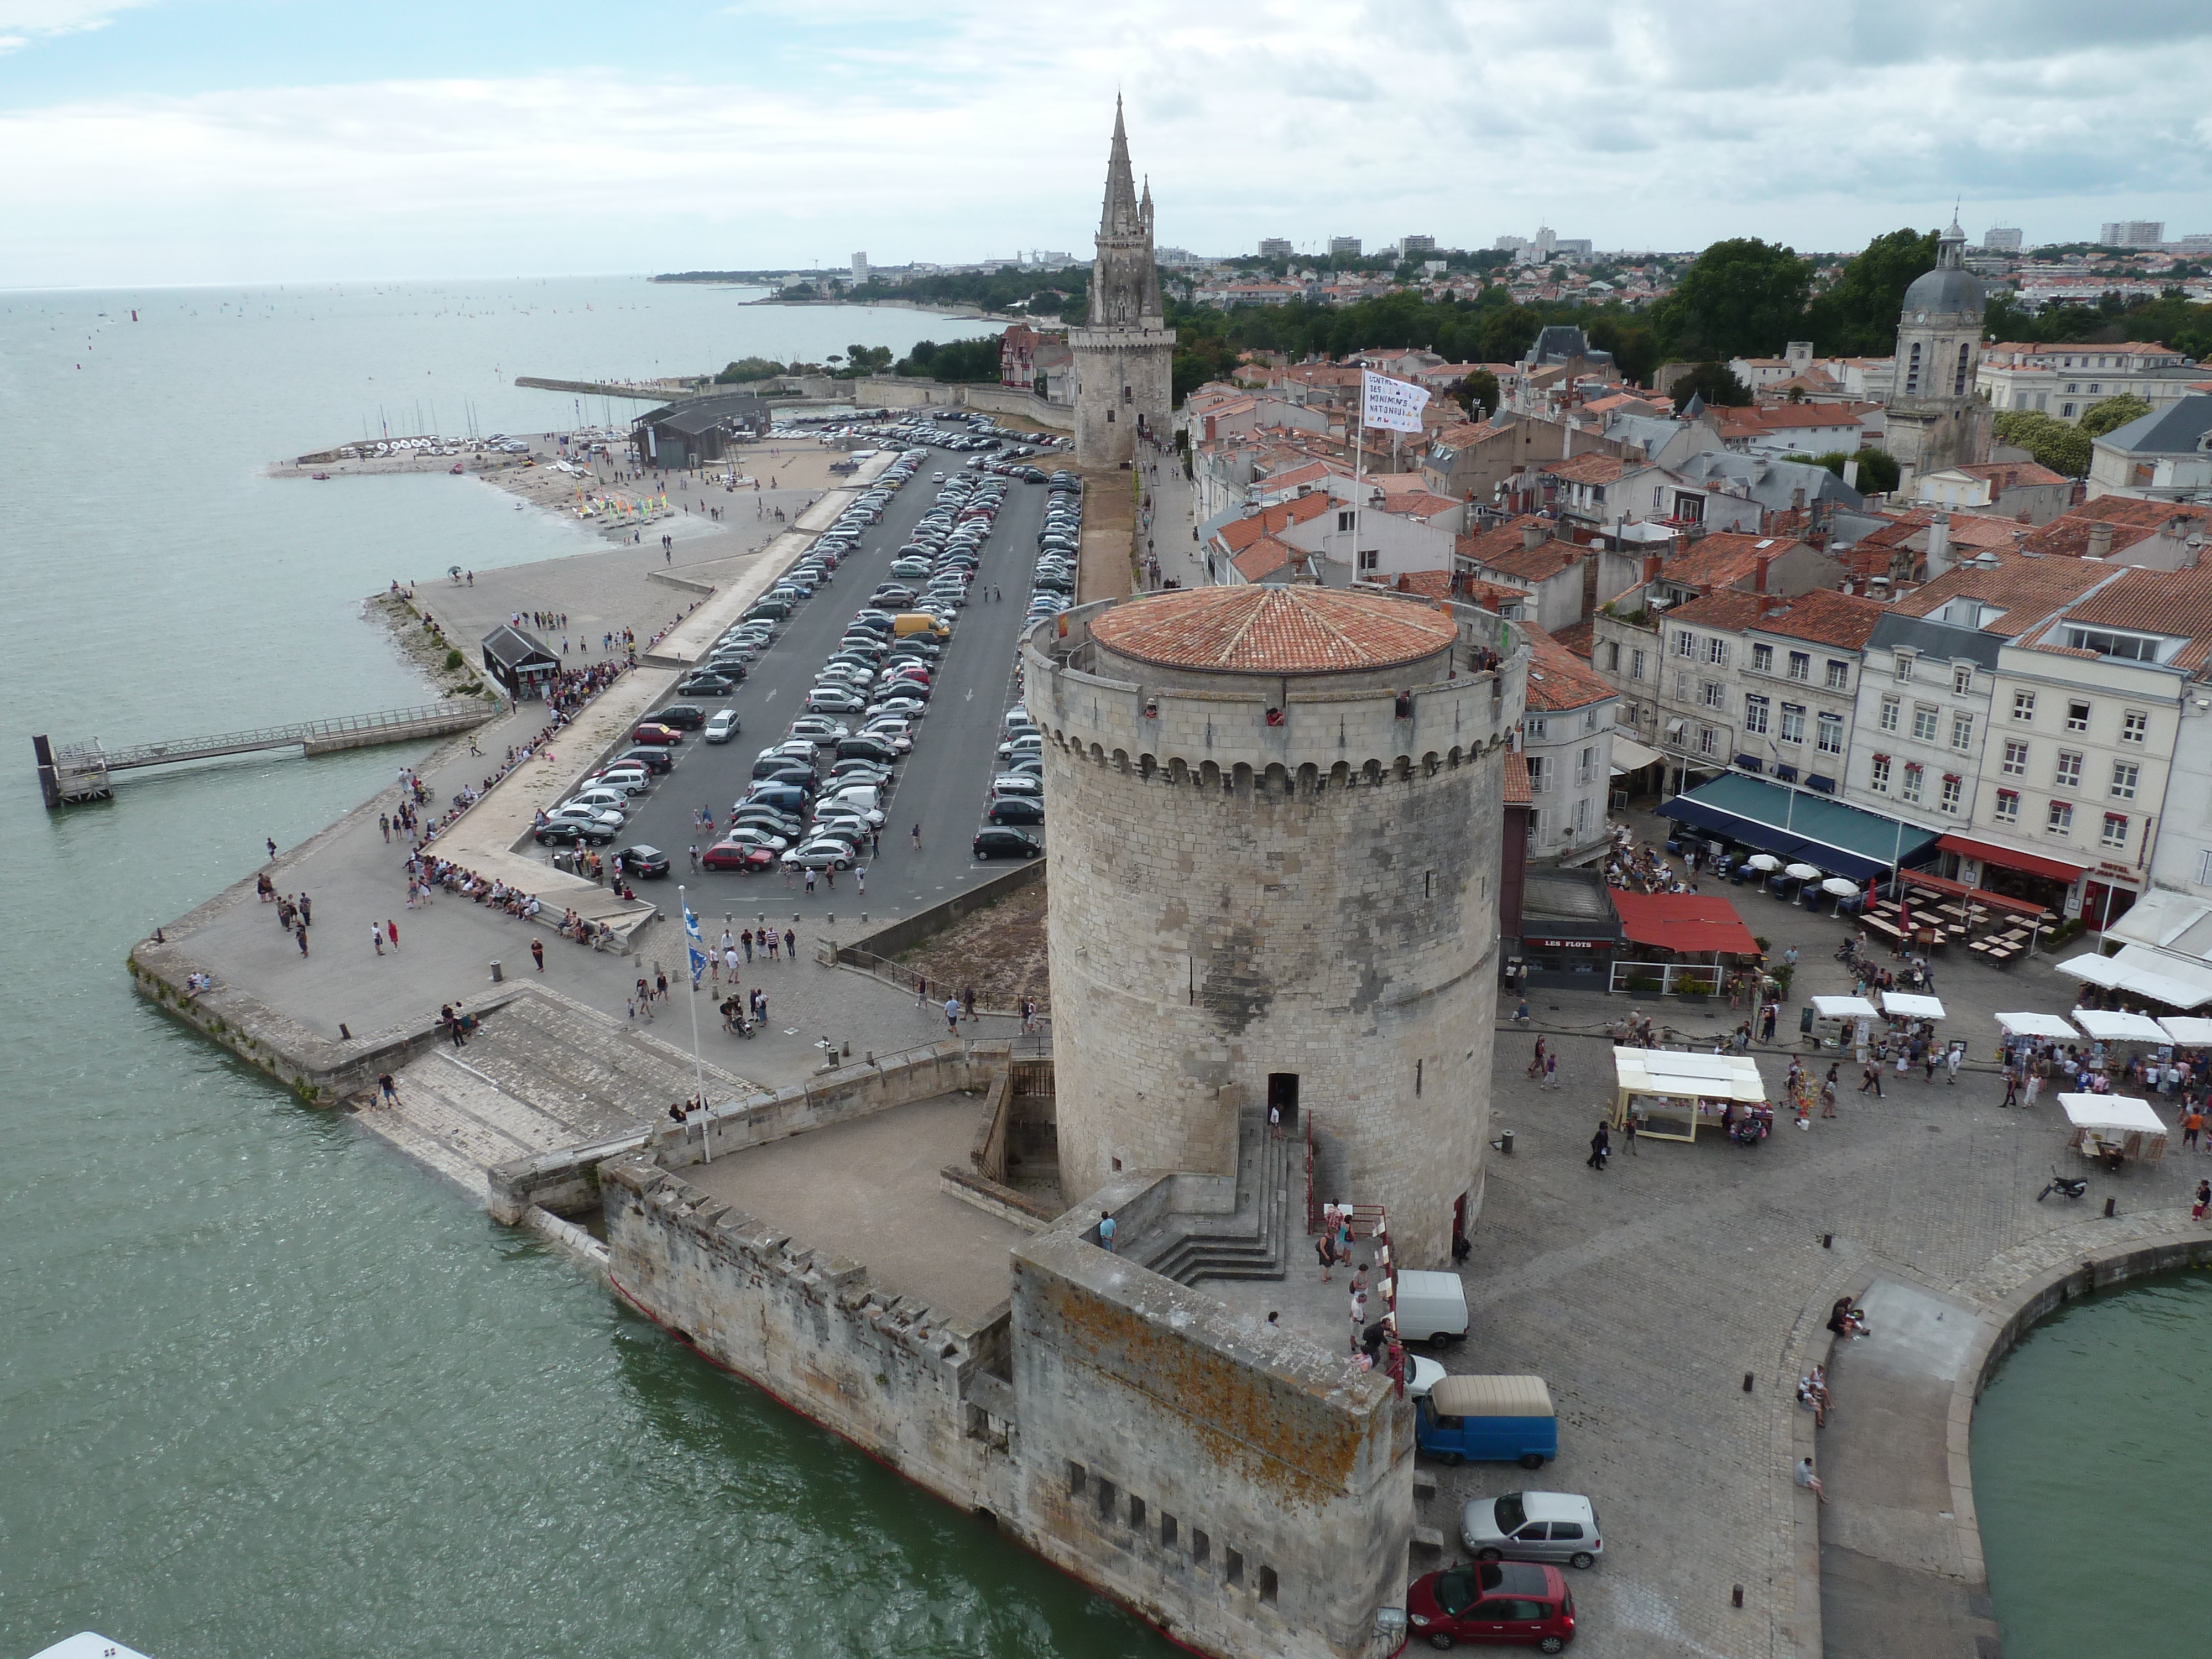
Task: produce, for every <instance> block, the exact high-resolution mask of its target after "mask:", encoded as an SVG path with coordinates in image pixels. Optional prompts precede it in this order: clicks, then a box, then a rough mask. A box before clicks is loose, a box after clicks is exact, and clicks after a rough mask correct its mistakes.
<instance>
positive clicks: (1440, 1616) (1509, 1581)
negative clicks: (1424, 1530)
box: [1406, 1561, 1575, 1653]
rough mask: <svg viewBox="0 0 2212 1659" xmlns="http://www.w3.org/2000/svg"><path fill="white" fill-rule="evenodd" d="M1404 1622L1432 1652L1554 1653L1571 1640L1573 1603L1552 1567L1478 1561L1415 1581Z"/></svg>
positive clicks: (1562, 1576) (1562, 1575) (1561, 1577)
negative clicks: (1522, 1648)
mask: <svg viewBox="0 0 2212 1659" xmlns="http://www.w3.org/2000/svg"><path fill="white" fill-rule="evenodd" d="M1406 1620H1407V1623H1408V1624H1409V1625H1411V1626H1413V1634H1414V1635H1416V1636H1425V1637H1426V1638H1428V1642H1429V1645H1430V1646H1431V1647H1432V1648H1452V1647H1457V1646H1458V1645H1459V1644H1461V1643H1462V1642H1511V1643H1516V1644H1526V1645H1528V1646H1532V1647H1538V1648H1541V1649H1542V1650H1544V1651H1545V1652H1547V1653H1558V1652H1559V1651H1560V1650H1563V1649H1564V1648H1565V1646H1566V1645H1567V1644H1568V1643H1570V1642H1571V1641H1573V1640H1574V1639H1575V1598H1574V1596H1573V1595H1571V1594H1570V1593H1569V1591H1568V1589H1567V1579H1566V1575H1565V1573H1562V1572H1561V1571H1559V1569H1558V1568H1557V1567H1547V1566H1541V1565H1538V1564H1537V1563H1535V1562H1534V1561H1478V1562H1476V1563H1474V1565H1470V1566H1464V1567H1446V1568H1445V1569H1444V1570H1443V1571H1442V1572H1432V1573H1429V1574H1427V1575H1425V1577H1419V1578H1416V1579H1415V1580H1414V1581H1413V1583H1412V1584H1410V1585H1409V1586H1407V1590H1406Z"/></svg>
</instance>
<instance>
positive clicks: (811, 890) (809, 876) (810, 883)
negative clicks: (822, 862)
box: [806, 869, 814, 898]
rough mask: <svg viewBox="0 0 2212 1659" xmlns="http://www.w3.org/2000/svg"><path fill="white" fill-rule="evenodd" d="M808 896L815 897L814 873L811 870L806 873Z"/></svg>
mask: <svg viewBox="0 0 2212 1659" xmlns="http://www.w3.org/2000/svg"><path fill="white" fill-rule="evenodd" d="M806 896H807V897H809V898H812V897H813V896H814V872H813V871H812V870H811V869H810V870H808V871H807V872H806Z"/></svg>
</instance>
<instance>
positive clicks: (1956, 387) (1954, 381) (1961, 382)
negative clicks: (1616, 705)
mask: <svg viewBox="0 0 2212 1659" xmlns="http://www.w3.org/2000/svg"><path fill="white" fill-rule="evenodd" d="M1967 349H1968V348H1967V345H1966V342H1965V341H1964V340H1961V341H1960V342H1959V372H1958V373H1957V374H1954V375H1953V376H1952V377H1951V395H1952V396H1953V397H1954V398H1963V397H1965V396H1966V354H1967Z"/></svg>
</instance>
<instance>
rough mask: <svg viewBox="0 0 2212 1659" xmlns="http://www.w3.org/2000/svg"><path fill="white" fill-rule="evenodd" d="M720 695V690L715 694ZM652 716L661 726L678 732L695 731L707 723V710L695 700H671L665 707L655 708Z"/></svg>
mask: <svg viewBox="0 0 2212 1659" xmlns="http://www.w3.org/2000/svg"><path fill="white" fill-rule="evenodd" d="M715 695H716V696H720V695H721V694H720V692H717V693H716V694H715ZM653 719H654V720H659V722H660V723H661V724H662V725H663V726H674V727H675V728H676V729H677V730H678V731H679V732H696V731H697V730H698V729H699V728H700V727H701V726H704V725H705V724H706V723H707V711H706V710H705V709H703V708H700V707H699V705H698V704H697V703H696V702H671V703H670V704H669V705H668V707H667V708H656V709H654V710H653Z"/></svg>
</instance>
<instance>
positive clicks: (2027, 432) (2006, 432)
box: [1996, 409, 2090, 478]
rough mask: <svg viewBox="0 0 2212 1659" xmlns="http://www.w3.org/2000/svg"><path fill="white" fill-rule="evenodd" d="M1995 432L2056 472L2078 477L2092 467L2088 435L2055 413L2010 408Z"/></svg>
mask: <svg viewBox="0 0 2212 1659" xmlns="http://www.w3.org/2000/svg"><path fill="white" fill-rule="evenodd" d="M1996 435H1997V436H1998V437H1999V438H2001V439H2002V440H2003V441H2005V442H2007V443H2008V444H2015V445H2017V446H2018V447H2021V448H2022V449H2025V450H2026V451H2027V453H2029V454H2031V455H2033V456H2034V457H2035V459H2036V460H2037V461H2038V462H2039V464H2040V465H2044V466H2047V467H2049V468H2050V469H2051V471H2053V472H2063V473H2064V474H2065V475H2066V476H2067V477H2069V478H2078V477H2081V475H2082V474H2083V473H2085V472H2087V471H2088V470H2089V453H2090V451H2089V436H2088V435H2087V433H2085V432H2083V431H2082V430H2081V428H2079V427H2072V426H2069V425H2067V424H2066V422H2063V421H2062V420H2060V419H2059V418H2058V417H2057V416H2055V415H2045V414H2043V413H2041V412H2040V411H2039V410H2033V409H2008V410H2004V411H2003V412H2002V414H2000V415H1999V416H1997V418H1996Z"/></svg>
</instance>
